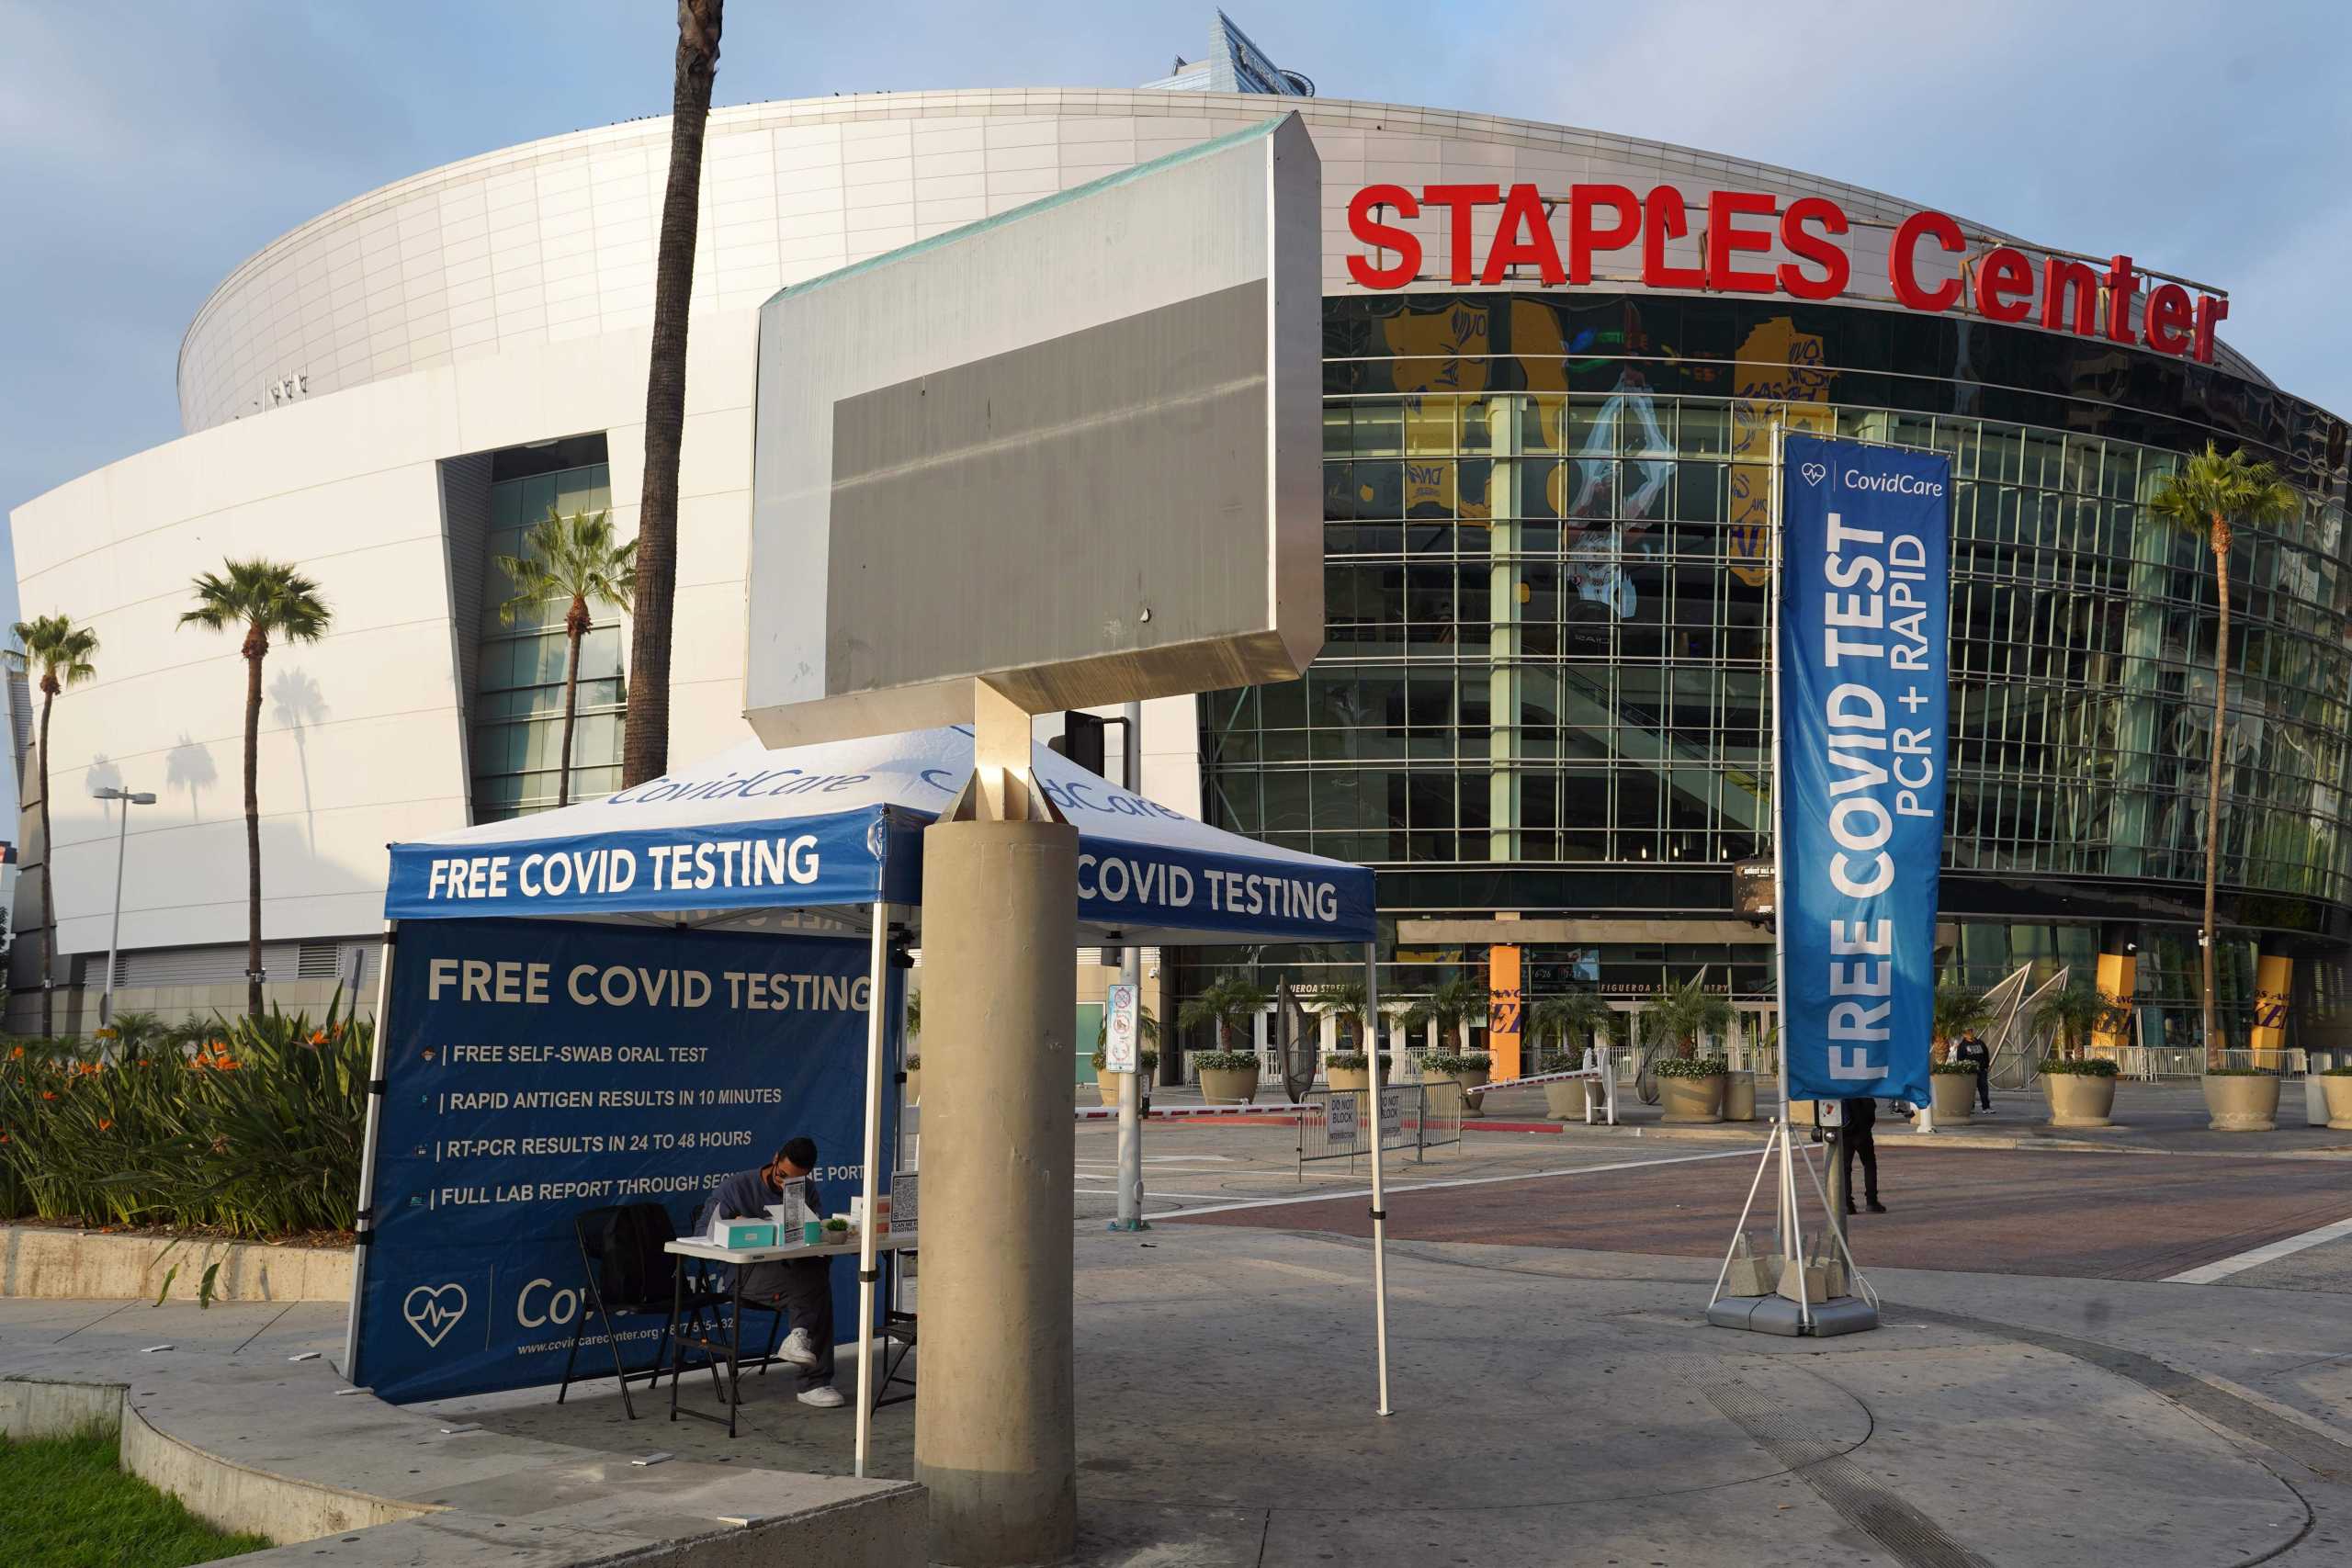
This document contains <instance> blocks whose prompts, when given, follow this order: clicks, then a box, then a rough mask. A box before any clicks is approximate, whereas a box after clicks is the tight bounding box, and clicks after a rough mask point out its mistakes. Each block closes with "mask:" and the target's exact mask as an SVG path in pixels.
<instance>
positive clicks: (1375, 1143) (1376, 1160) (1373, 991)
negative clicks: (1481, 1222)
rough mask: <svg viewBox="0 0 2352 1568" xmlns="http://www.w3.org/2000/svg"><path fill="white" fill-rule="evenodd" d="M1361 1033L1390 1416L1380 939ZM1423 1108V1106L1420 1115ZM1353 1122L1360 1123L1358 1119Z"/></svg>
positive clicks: (1377, 1318) (1378, 1342)
mask: <svg viewBox="0 0 2352 1568" xmlns="http://www.w3.org/2000/svg"><path fill="white" fill-rule="evenodd" d="M1363 1015H1364V1032H1365V1034H1367V1035H1369V1036H1371V1037H1372V1038H1371V1039H1370V1041H1369V1042H1368V1043H1369V1044H1370V1046H1371V1049H1370V1050H1368V1051H1366V1052H1365V1053H1364V1063H1365V1066H1367V1067H1368V1068H1369V1069H1370V1072H1371V1078H1370V1080H1369V1081H1370V1082H1371V1084H1372V1333H1373V1347H1374V1359H1376V1360H1377V1361H1378V1363H1379V1367H1380V1414H1382V1415H1383V1416H1388V1415H1393V1414H1395V1412H1394V1411H1393V1410H1391V1409H1390V1407H1389V1404H1388V1203H1387V1188H1386V1186H1385V1177H1384V1171H1383V1168H1382V1167H1383V1162H1382V1154H1381V1145H1382V1143H1383V1142H1384V1141H1385V1133H1384V1132H1383V1130H1382V1127H1381V1121H1380V1097H1381V1094H1382V1092H1383V1090H1382V1086H1381V1077H1380V1047H1381V1044H1382V1042H1381V1040H1380V1039H1379V1032H1380V939H1379V937H1378V936H1377V935H1375V936H1374V938H1373V940H1372V941H1370V942H1365V943H1364V944H1363ZM1426 1111H1427V1108H1426V1106H1424V1115H1426ZM1356 1125H1357V1126H1359V1127H1361V1126H1363V1120H1362V1118H1359V1119H1358V1120H1357V1122H1356Z"/></svg>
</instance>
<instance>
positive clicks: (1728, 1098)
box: [1724, 1072, 1756, 1122]
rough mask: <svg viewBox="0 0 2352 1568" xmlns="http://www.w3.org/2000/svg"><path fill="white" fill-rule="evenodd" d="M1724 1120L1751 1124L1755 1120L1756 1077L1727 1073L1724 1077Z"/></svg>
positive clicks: (1751, 1074)
mask: <svg viewBox="0 0 2352 1568" xmlns="http://www.w3.org/2000/svg"><path fill="white" fill-rule="evenodd" d="M1755 1120H1756V1075H1755V1074H1754V1073H1745V1072H1743V1073H1729V1074H1726V1075H1725V1076H1724V1121H1726V1122H1753V1121H1755Z"/></svg>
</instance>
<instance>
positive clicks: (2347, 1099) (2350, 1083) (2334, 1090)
mask: <svg viewBox="0 0 2352 1568" xmlns="http://www.w3.org/2000/svg"><path fill="white" fill-rule="evenodd" d="M2319 1085H2320V1091H2321V1092H2322V1093H2323V1094H2324V1095H2326V1096H2327V1124H2328V1126H2329V1127H2331V1128H2332V1129H2334V1130H2335V1131H2336V1132H2338V1133H2352V1064H2344V1063H2339V1064H2338V1065H2337V1066H2333V1067H2325V1068H2322V1069H2321V1071H2320V1074H2319Z"/></svg>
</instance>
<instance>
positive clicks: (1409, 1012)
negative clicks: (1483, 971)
mask: <svg viewBox="0 0 2352 1568" xmlns="http://www.w3.org/2000/svg"><path fill="white" fill-rule="evenodd" d="M1490 999H1491V998H1489V996H1488V994H1487V987H1484V986H1482V985H1480V984H1479V983H1478V982H1477V981H1476V980H1474V979H1472V978H1471V977H1470V976H1467V975H1456V976H1453V978H1452V979H1450V980H1447V981H1445V982H1444V983H1443V984H1442V985H1440V986H1439V987H1438V988H1437V989H1436V990H1434V991H1431V992H1430V994H1429V995H1428V996H1427V997H1426V998H1423V999H1421V1000H1420V1001H1418V1002H1415V1003H1414V1004H1413V1005H1412V1006H1411V1007H1409V1008H1408V1009H1406V1010H1405V1027H1406V1028H1408V1029H1416V1030H1418V1029H1426V1028H1427V1027H1429V1025H1430V1024H1431V1023H1435V1024H1436V1025H1437V1032H1438V1035H1439V1037H1440V1038H1441V1039H1442V1040H1449V1041H1450V1043H1446V1044H1444V1045H1442V1047H1441V1048H1440V1050H1439V1053H1438V1054H1439V1055H1453V1054H1454V1053H1457V1052H1459V1051H1461V1050H1463V1049H1464V1047H1466V1046H1467V1045H1468V1044H1469V1038H1468V1036H1469V1028H1470V1023H1471V1021H1473V1020H1474V1019H1481V1018H1484V1017H1486V1016H1487V1006H1488V1004H1489V1001H1490Z"/></svg>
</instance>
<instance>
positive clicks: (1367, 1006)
mask: <svg viewBox="0 0 2352 1568" xmlns="http://www.w3.org/2000/svg"><path fill="white" fill-rule="evenodd" d="M1363 1015H1364V1021H1365V1023H1366V1025H1367V1027H1366V1029H1365V1031H1364V1032H1365V1033H1366V1034H1367V1035H1369V1034H1371V1033H1372V1032H1373V1028H1372V1027H1371V1026H1374V1025H1376V1024H1377V1023H1378V1021H1379V1019H1380V943H1379V942H1378V941H1377V940H1376V939H1375V940H1374V941H1372V942H1365V943H1364V944H1363ZM1366 1061H1367V1064H1368V1065H1369V1066H1370V1067H1371V1070H1372V1078H1371V1082H1372V1333H1373V1345H1374V1356H1375V1357H1376V1359H1377V1360H1378V1362H1379V1369H1380V1413H1381V1414H1382V1415H1383V1416H1388V1415H1393V1414H1395V1412H1394V1411H1393V1410H1392V1409H1391V1408H1390V1406H1389V1404H1388V1203H1387V1190H1386V1187H1385V1181H1384V1172H1383V1169H1382V1163H1383V1162H1382V1156H1381V1147H1380V1145H1381V1141H1382V1138H1383V1135H1384V1130H1383V1128H1382V1125H1381V1117H1380V1096H1381V1081H1380V1042H1379V1041H1378V1040H1376V1039H1375V1040H1374V1041H1373V1043H1372V1050H1371V1052H1370V1053H1369V1054H1368V1055H1367V1057H1366Z"/></svg>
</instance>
